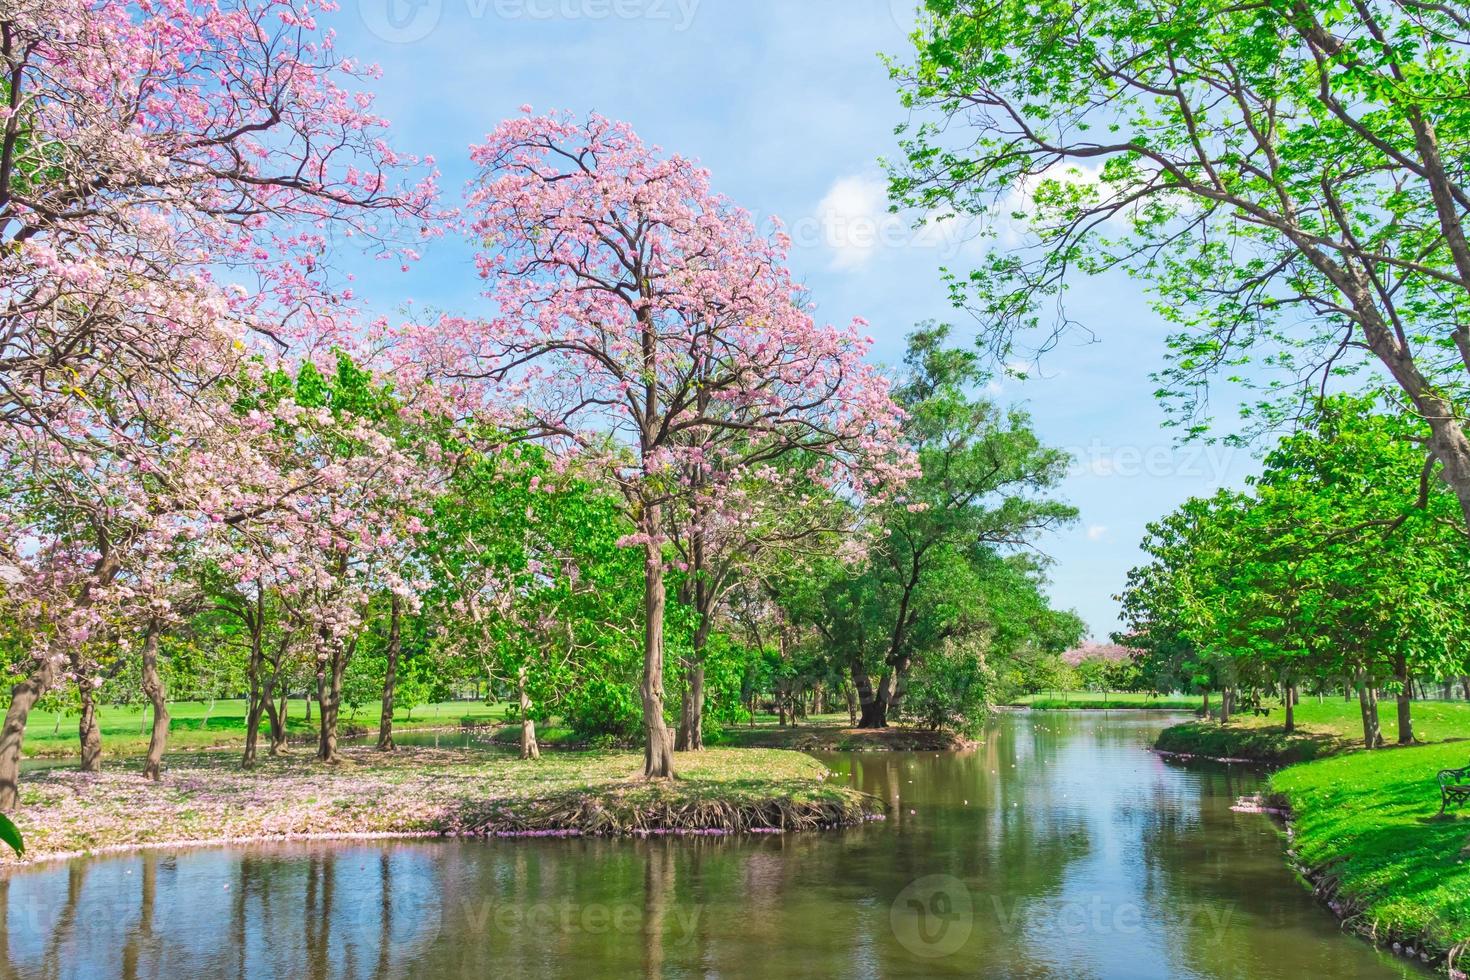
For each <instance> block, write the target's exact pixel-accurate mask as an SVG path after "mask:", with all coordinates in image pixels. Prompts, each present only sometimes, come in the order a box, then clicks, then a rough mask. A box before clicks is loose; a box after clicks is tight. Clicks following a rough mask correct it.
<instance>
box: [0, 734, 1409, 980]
mask: <svg viewBox="0 0 1470 980" xmlns="http://www.w3.org/2000/svg"><path fill="white" fill-rule="evenodd" d="M1163 723H1164V718H1163V717H1161V716H1157V715H1152V714H1139V713H1127V712H1113V713H1108V714H1104V713H1072V714H1063V713H1056V714H1035V715H1028V714H1011V715H1005V716H1003V717H1001V718H998V719H997V720H996V722H995V724H993V725H992V726H991V728H990V730H989V731H988V732H987V734H986V737H985V739H984V741H983V742H982V743H981V744H980V745H979V746H977V747H976V748H975V749H974V750H973V751H970V752H967V753H963V754H961V755H957V756H956V755H941V754H937V753H892V754H868V755H850V754H833V755H830V756H824V757H823V758H824V761H826V762H827V763H828V765H830V766H831V767H832V768H833V769H834V770H835V771H837V772H838V773H840V774H841V778H843V779H845V780H847V781H848V782H850V783H851V784H852V785H854V786H858V787H860V788H862V789H864V790H866V791H868V792H871V793H874V794H876V795H878V796H881V797H882V798H883V799H885V800H886V801H887V802H888V803H889V806H890V818H889V820H888V821H886V822H885V823H881V824H875V825H873V826H870V827H866V828H862V829H859V830H854V831H846V832H841V833H828V834H797V835H791V836H787V837H777V838H765V837H757V838H731V839H719V838H697V839H687V840H686V839H669V838H662V839H654V840H646V841H601V840H585V841H581V840H572V841H554V840H546V841H527V842H489V843H484V842H423V843H412V844H389V845H376V844H375V845H356V844H338V845H328V844H316V845H289V846H287V845H281V846H274V847H252V848H248V849H240V850H235V851H228V850H212V851H193V852H181V853H170V852H145V853H141V854H138V855H134V856H128V857H121V858H113V859H102V860H95V861H75V862H71V863H69V864H67V865H64V866H58V867H54V868H49V869H43V870H40V871H37V872H31V873H24V874H17V875H15V876H13V877H11V878H10V879H8V880H4V879H0V890H3V901H4V907H5V915H4V917H3V919H0V930H3V932H0V975H4V976H21V977H33V976H34V977H88V978H91V977H103V976H114V975H116V976H123V977H129V978H132V977H137V978H144V977H179V976H211V977H241V978H245V977H251V978H254V977H267V976H292V977H296V976H304V977H309V978H312V980H325V978H338V977H342V978H356V977H410V976H411V977H415V978H418V977H471V976H474V977H481V976H507V975H508V976H579V977H592V976H636V975H645V976H694V975H701V976H720V977H739V976H756V975H758V976H763V977H765V976H771V975H783V974H785V975H800V976H807V975H814V974H817V975H834V976H838V975H840V976H856V977H902V976H949V975H956V976H957V975H966V976H970V975H975V974H977V973H980V974H990V975H1004V976H1013V977H1051V976H1084V977H1148V976H1158V977H1165V976H1169V977H1174V976H1195V977H1299V976H1334V977H1350V976H1365V977H1366V976H1395V975H1404V971H1406V970H1410V968H1409V967H1406V966H1403V965H1401V964H1399V963H1397V962H1395V961H1392V960H1391V959H1390V958H1387V957H1384V956H1382V955H1380V954H1378V953H1376V952H1374V951H1373V950H1371V949H1369V948H1368V947H1366V946H1365V945H1363V944H1361V943H1359V942H1357V941H1355V940H1353V939H1351V938H1347V937H1344V936H1342V935H1341V934H1340V933H1339V932H1338V929H1337V927H1336V924H1335V923H1334V922H1333V920H1332V919H1331V918H1330V917H1329V916H1327V914H1326V913H1325V912H1323V911H1322V910H1321V909H1319V908H1317V907H1316V906H1315V905H1314V904H1313V902H1312V901H1311V898H1310V896H1309V895H1307V893H1306V892H1305V891H1304V890H1303V889H1302V888H1301V887H1300V886H1299V885H1297V884H1296V882H1294V881H1293V880H1292V878H1291V877H1290V875H1289V874H1288V873H1287V872H1286V870H1285V868H1284V867H1283V864H1282V861H1281V854H1280V842H1279V840H1278V839H1277V837H1276V834H1275V832H1274V830H1273V829H1272V828H1271V826H1270V825H1269V824H1268V823H1267V822H1266V821H1264V820H1263V819H1261V818H1258V817H1253V816H1248V815H1242V814H1236V813H1232V812H1231V811H1230V810H1229V804H1230V802H1231V801H1232V800H1233V799H1234V798H1235V797H1236V796H1237V795H1239V794H1240V793H1243V792H1248V791H1251V790H1252V789H1254V788H1256V787H1257V786H1258V785H1259V780H1260V777H1259V776H1258V775H1256V774H1254V773H1251V772H1249V771H1245V770H1239V769H1230V768H1218V767H1217V768H1209V767H1204V768H1200V767H1195V768H1188V769H1186V768H1180V767H1177V766H1173V765H1170V764H1166V763H1164V762H1162V761H1161V760H1159V759H1158V758H1156V757H1154V756H1153V755H1151V754H1149V753H1148V752H1146V751H1145V750H1144V747H1145V746H1146V745H1147V743H1148V740H1149V738H1150V737H1151V735H1152V733H1153V732H1155V731H1156V730H1157V729H1158V727H1159V726H1160V725H1161V724H1163Z"/></svg>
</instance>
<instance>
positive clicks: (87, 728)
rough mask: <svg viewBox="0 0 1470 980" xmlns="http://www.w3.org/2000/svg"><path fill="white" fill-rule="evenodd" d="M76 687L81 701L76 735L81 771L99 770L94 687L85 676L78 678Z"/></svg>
mask: <svg viewBox="0 0 1470 980" xmlns="http://www.w3.org/2000/svg"><path fill="white" fill-rule="evenodd" d="M77 689H78V691H79V692H80V694H81V702H82V715H81V717H80V718H78V719H77V735H78V736H79V737H80V739H81V743H82V772H100V771H101V770H102V732H101V731H100V730H98V728H97V701H96V699H95V698H94V696H93V692H94V691H95V690H96V689H95V688H94V687H92V682H91V680H90V679H89V678H86V677H81V678H78V680H77Z"/></svg>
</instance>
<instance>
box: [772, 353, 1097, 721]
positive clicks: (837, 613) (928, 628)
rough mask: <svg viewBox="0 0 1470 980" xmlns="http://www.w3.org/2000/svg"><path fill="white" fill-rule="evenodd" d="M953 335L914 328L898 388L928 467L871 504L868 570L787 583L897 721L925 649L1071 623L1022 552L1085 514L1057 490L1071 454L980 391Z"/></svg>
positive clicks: (793, 607)
mask: <svg viewBox="0 0 1470 980" xmlns="http://www.w3.org/2000/svg"><path fill="white" fill-rule="evenodd" d="M948 335H949V330H948V328H947V327H943V326H930V327H927V328H925V329H922V330H920V331H919V332H917V333H915V334H914V335H913V336H912V337H911V338H910V342H909V349H908V354H907V357H906V359H905V364H906V367H907V374H906V376H905V379H904V380H903V382H902V383H901V384H900V385H899V386H898V387H897V388H896V390H895V398H896V400H897V401H898V402H899V403H900V404H901V405H902V406H903V407H904V409H905V410H906V411H907V413H908V418H907V421H906V422H905V431H904V438H905V441H906V442H907V444H908V445H909V446H910V448H911V449H912V450H913V451H914V452H915V454H916V455H917V457H918V459H919V462H920V466H921V468H922V475H921V476H920V477H919V478H917V479H916V480H914V481H911V482H910V483H909V485H908V487H907V490H906V493H905V496H904V499H903V500H901V501H896V502H893V503H890V504H888V505H886V506H884V507H882V508H881V509H878V510H876V511H874V512H872V513H870V514H869V515H867V519H868V520H869V521H871V522H872V523H873V524H874V525H875V526H879V527H881V529H882V533H881V534H879V535H877V536H876V540H875V541H874V543H873V544H872V545H871V546H870V547H869V549H868V554H867V557H866V560H865V562H864V563H863V565H862V566H861V568H860V570H859V571H858V572H857V574H854V571H853V569H852V568H850V567H848V566H847V565H845V564H844V563H842V562H840V561H837V560H831V561H828V562H826V563H825V565H824V566H823V567H821V568H820V569H819V572H818V574H817V575H816V576H815V577H810V578H808V580H807V584H804V583H802V582H794V583H793V582H786V583H783V584H781V585H780V586H779V587H778V592H779V594H780V596H781V601H782V602H783V604H784V605H785V606H786V607H787V609H788V610H789V611H790V612H791V614H792V616H793V618H794V619H795V620H796V621H797V622H800V623H805V624H810V625H811V626H813V627H814V628H815V629H817V630H818V631H819V632H820V633H821V634H822V635H823V637H824V639H825V642H826V644H827V645H828V647H829V649H832V650H837V651H842V653H843V656H845V658H846V659H847V661H848V668H849V671H850V676H851V678H852V683H853V686H854V688H855V690H856V692H857V696H858V700H859V703H860V706H861V718H860V720H859V724H860V725H861V726H863V727H882V726H884V725H886V724H888V721H889V717H890V714H897V713H899V712H900V711H901V710H902V703H903V699H904V696H905V692H906V686H907V683H908V681H909V676H910V672H911V670H912V669H913V667H914V665H915V663H916V662H918V661H922V660H923V658H924V657H925V656H927V655H928V654H929V653H931V652H935V651H941V650H944V649H946V645H947V644H957V645H958V648H959V649H968V650H974V649H976V648H977V646H976V641H982V640H983V642H984V643H986V644H989V645H990V646H992V647H1000V648H1002V649H1009V648H1014V647H1016V646H1019V645H1020V644H1021V643H1022V642H1025V638H1026V637H1028V636H1037V635H1040V636H1046V637H1052V638H1055V636H1056V635H1057V634H1058V633H1059V632H1060V633H1066V632H1068V630H1067V629H1066V628H1063V629H1061V630H1060V631H1058V630H1057V629H1056V626H1057V625H1058V621H1057V620H1056V618H1055V617H1056V615H1057V614H1055V613H1054V612H1053V611H1052V610H1050V608H1049V606H1048V605H1047V603H1046V601H1045V599H1044V598H1043V597H1042V594H1041V585H1042V579H1041V574H1040V573H1041V569H1040V567H1039V566H1038V564H1037V562H1036V560H1035V559H1034V558H1031V557H1029V556H1027V555H1025V554H1018V553H1011V552H1018V551H1020V549H1024V548H1026V547H1027V546H1029V545H1031V544H1033V543H1034V541H1035V540H1036V539H1037V537H1039V536H1040V535H1041V534H1043V533H1045V532H1046V531H1048V530H1050V529H1052V528H1055V527H1059V526H1061V525H1063V524H1066V523H1067V522H1069V521H1071V520H1073V519H1074V518H1075V514H1076V512H1075V510H1073V509H1072V508H1071V507H1069V506H1067V505H1066V504H1063V503H1060V502H1058V501H1055V500H1053V499H1051V498H1050V497H1049V496H1048V494H1049V492H1050V491H1051V490H1052V489H1053V488H1054V487H1055V486H1056V485H1057V483H1059V482H1060V480H1061V479H1062V477H1063V476H1064V474H1065V471H1066V466H1067V462H1068V458H1067V456H1066V454H1065V453H1062V452H1060V451H1058V450H1054V449H1049V448H1047V447H1045V446H1043V445H1041V443H1040V442H1039V440H1038V439H1037V438H1036V435H1035V433H1033V432H1032V431H1031V428H1030V420H1029V419H1028V418H1027V417H1026V416H1025V414H1024V413H1021V412H1018V411H1010V412H1005V411H1002V410H1000V409H998V408H997V407H996V406H994V405H992V404H991V403H989V402H987V401H985V400H983V399H980V398H977V397H975V395H974V394H973V393H972V392H973V389H974V388H975V387H976V386H978V385H979V384H980V383H981V382H982V381H983V379H984V376H983V373H982V372H981V370H980V368H979V363H978V355H976V354H975V353H974V352H972V351H963V350H956V349H953V348H950V347H948V346H946V344H947V340H948ZM1008 553H1009V554H1008ZM1069 621H1070V623H1076V622H1077V621H1076V619H1075V617H1070V620H1069ZM1077 632H1078V633H1080V629H1079V630H1078V631H1077ZM1073 639H1075V637H1073ZM875 674H876V675H877V681H876V683H875V682H874V680H873V676H874V675H875Z"/></svg>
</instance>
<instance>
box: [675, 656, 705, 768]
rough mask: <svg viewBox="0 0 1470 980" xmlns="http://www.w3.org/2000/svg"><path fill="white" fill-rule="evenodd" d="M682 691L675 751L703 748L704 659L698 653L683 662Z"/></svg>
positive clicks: (696, 750)
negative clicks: (683, 679) (683, 682)
mask: <svg viewBox="0 0 1470 980" xmlns="http://www.w3.org/2000/svg"><path fill="white" fill-rule="evenodd" d="M684 676H685V684H684V693H683V694H682V695H681V696H680V698H679V736H678V739H677V740H676V741H675V742H674V751H675V752H701V751H703V750H704V660H703V657H702V656H700V655H696V657H691V658H690V659H689V660H688V661H686V662H685V675H684Z"/></svg>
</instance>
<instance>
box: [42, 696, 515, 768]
mask: <svg viewBox="0 0 1470 980" xmlns="http://www.w3.org/2000/svg"><path fill="white" fill-rule="evenodd" d="M507 707H508V706H507V705H504V704H485V703H483V702H480V701H446V702H443V703H441V704H423V705H419V706H418V707H416V708H414V709H413V710H412V711H407V710H404V709H402V708H400V709H399V710H397V711H395V712H394V713H393V726H394V729H395V730H398V731H412V730H414V729H428V728H442V727H459V726H461V725H492V724H498V723H500V722H503V721H504V720H505V715H506V709H507ZM245 709H246V704H245V702H244V701H237V700H231V701H216V702H214V704H213V705H210V704H209V703H208V702H206V701H171V702H169V706H168V712H169V715H170V720H169V726H168V743H169V744H168V747H169V751H171V752H172V751H189V750H196V749H213V748H227V747H233V746H243V745H244V744H245ZM152 718H153V714H152V709H151V708H148V707H147V706H142V705H121V706H119V705H104V706H102V707H101V708H100V709H99V710H98V712H97V724H98V727H99V728H100V729H101V730H102V751H103V753H104V754H105V755H109V756H129V755H141V754H143V752H144V751H145V750H147V748H148V732H147V729H146V727H145V726H147V725H148V724H149V723H150V722H151V721H152ZM286 720H287V725H286V730H287V733H288V734H289V735H290V737H291V738H293V739H311V738H314V737H315V736H316V732H317V728H316V708H315V706H313V708H312V720H311V721H307V720H306V702H305V701H302V700H294V701H292V702H290V707H289V708H288V710H287V712H286ZM342 725H343V730H344V732H345V731H347V730H360V731H363V732H367V731H373V732H376V731H377V730H378V706H377V705H376V704H373V705H371V706H370V707H366V708H363V709H362V710H360V711H358V712H357V713H356V714H355V715H354V714H353V713H352V712H351V711H350V710H344V711H343V713H342ZM25 754H26V755H27V756H28V757H30V758H48V759H49V758H69V757H72V756H76V755H79V754H80V753H79V752H78V748H77V716H76V714H74V713H71V714H66V713H62V714H58V713H57V712H53V711H33V712H32V713H31V718H30V722H29V724H27V725H26V739H25Z"/></svg>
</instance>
